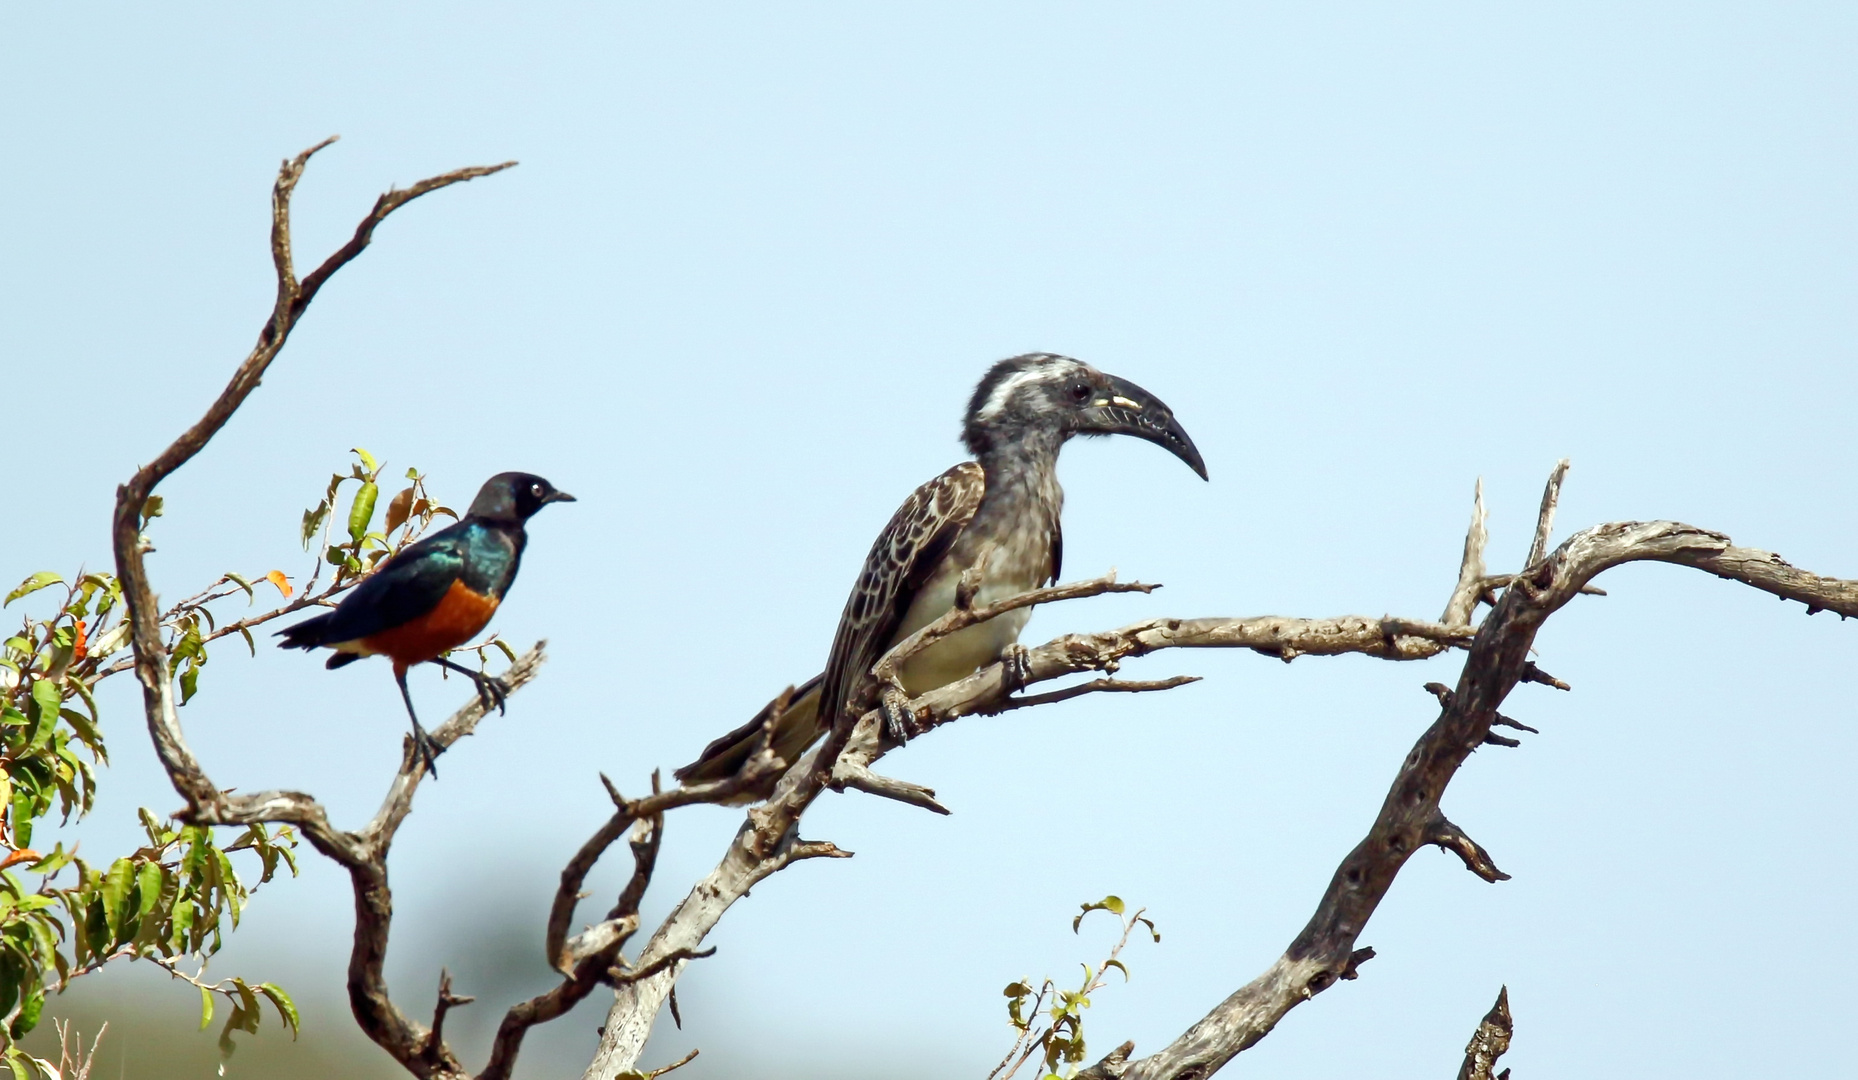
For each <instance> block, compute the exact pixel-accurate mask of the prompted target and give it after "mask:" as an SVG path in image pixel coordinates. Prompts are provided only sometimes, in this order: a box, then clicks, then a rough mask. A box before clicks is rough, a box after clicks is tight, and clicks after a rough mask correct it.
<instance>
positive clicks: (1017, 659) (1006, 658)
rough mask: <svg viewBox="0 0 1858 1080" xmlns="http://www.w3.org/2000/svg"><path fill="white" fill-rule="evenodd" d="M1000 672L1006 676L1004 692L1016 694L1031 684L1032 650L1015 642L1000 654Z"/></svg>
mask: <svg viewBox="0 0 1858 1080" xmlns="http://www.w3.org/2000/svg"><path fill="white" fill-rule="evenodd" d="M1000 666H1001V670H1002V671H1004V672H1005V675H1006V692H1007V693H1009V694H1017V693H1019V692H1020V691H1021V690H1024V689H1025V688H1026V686H1027V685H1028V684H1030V683H1031V682H1032V650H1031V649H1028V648H1026V647H1025V646H1024V645H1021V644H1020V643H1019V642H1017V641H1015V642H1013V643H1012V644H1011V645H1008V646H1007V647H1006V648H1005V649H1003V650H1001V652H1000Z"/></svg>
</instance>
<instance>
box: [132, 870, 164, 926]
mask: <svg viewBox="0 0 1858 1080" xmlns="http://www.w3.org/2000/svg"><path fill="white" fill-rule="evenodd" d="M161 878H162V875H161V864H160V863H157V862H146V863H143V864H142V869H140V870H138V871H136V875H135V887H136V917H137V918H145V917H146V916H147V915H148V913H149V912H151V911H153V910H154V909H155V905H156V903H158V902H159V901H160V900H161Z"/></svg>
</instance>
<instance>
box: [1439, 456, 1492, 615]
mask: <svg viewBox="0 0 1858 1080" xmlns="http://www.w3.org/2000/svg"><path fill="white" fill-rule="evenodd" d="M1486 516H1487V515H1486V514H1485V512H1484V478H1483V477H1481V476H1480V477H1478V478H1477V487H1476V488H1475V489H1474V490H1473V491H1472V494H1471V527H1470V528H1469V529H1466V530H1465V534H1464V559H1463V560H1462V561H1461V562H1460V563H1459V564H1458V584H1457V585H1456V586H1455V587H1454V588H1453V589H1452V595H1451V599H1449V600H1447V601H1446V602H1445V613H1444V614H1442V615H1440V616H1439V622H1441V623H1443V624H1445V625H1446V626H1467V625H1469V624H1470V622H1471V613H1472V611H1474V610H1475V609H1476V608H1477V602H1478V601H1479V600H1480V599H1482V598H1483V597H1484V595H1485V587H1484V585H1483V580H1484V548H1485V547H1486V546H1488V545H1489V543H1490V532H1489V530H1488V529H1486V528H1485V527H1484V521H1485V518H1486Z"/></svg>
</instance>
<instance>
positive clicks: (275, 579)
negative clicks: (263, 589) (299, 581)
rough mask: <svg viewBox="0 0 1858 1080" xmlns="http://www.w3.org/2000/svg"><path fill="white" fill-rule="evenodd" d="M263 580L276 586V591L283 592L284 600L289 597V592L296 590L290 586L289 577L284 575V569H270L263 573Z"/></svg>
mask: <svg viewBox="0 0 1858 1080" xmlns="http://www.w3.org/2000/svg"><path fill="white" fill-rule="evenodd" d="M265 580H266V581H268V582H270V583H271V584H273V585H275V586H277V591H278V592H280V593H283V594H284V599H286V600H288V599H290V594H291V593H293V592H296V591H297V590H295V589H293V588H291V587H290V579H289V578H287V577H285V576H284V571H282V570H273V571H271V572H270V573H268V574H266V575H265Z"/></svg>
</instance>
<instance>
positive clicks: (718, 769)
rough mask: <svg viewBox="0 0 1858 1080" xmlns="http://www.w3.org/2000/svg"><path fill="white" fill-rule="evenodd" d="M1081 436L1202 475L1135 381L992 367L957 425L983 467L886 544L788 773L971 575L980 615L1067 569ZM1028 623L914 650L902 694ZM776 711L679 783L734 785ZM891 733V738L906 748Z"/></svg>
mask: <svg viewBox="0 0 1858 1080" xmlns="http://www.w3.org/2000/svg"><path fill="white" fill-rule="evenodd" d="M1074 435H1133V436H1135V437H1136V438H1138V439H1146V440H1147V441H1149V442H1152V443H1155V444H1157V445H1159V446H1161V447H1162V448H1164V449H1166V450H1167V451H1168V452H1169V453H1171V454H1173V455H1174V456H1175V457H1178V458H1180V459H1181V461H1183V462H1185V463H1186V464H1187V466H1188V467H1189V468H1191V469H1192V470H1193V471H1194V472H1195V473H1197V474H1199V476H1200V478H1201V479H1202V480H1204V479H1206V478H1207V476H1206V463H1205V462H1204V461H1203V460H1202V459H1201V457H1200V451H1199V450H1198V449H1196V448H1195V447H1194V444H1193V440H1192V439H1190V438H1189V437H1188V436H1187V432H1186V431H1185V430H1184V429H1182V427H1181V425H1180V424H1179V422H1177V421H1176V420H1175V419H1174V413H1173V410H1171V409H1169V408H1168V406H1167V405H1166V404H1165V403H1163V402H1162V401H1161V400H1160V399H1159V398H1157V397H1155V396H1154V395H1153V394H1151V393H1149V392H1148V391H1146V390H1144V389H1142V388H1141V387H1139V386H1137V385H1135V384H1134V383H1132V382H1129V381H1127V380H1125V379H1119V378H1117V377H1116V376H1114V375H1106V374H1104V373H1103V372H1101V371H1098V370H1097V369H1096V368H1093V367H1091V366H1090V365H1089V364H1086V363H1083V362H1082V361H1079V360H1073V359H1072V358H1070V357H1068V356H1058V355H1055V354H1053V353H1028V354H1026V355H1024V356H1015V357H1012V358H1011V359H1007V360H1002V361H1000V362H999V363H997V364H995V365H994V366H993V367H992V368H991V369H989V370H988V372H987V374H986V376H984V377H983V378H982V379H981V381H980V384H979V385H978V386H976V387H975V388H974V396H973V398H971V399H970V400H969V402H968V411H967V417H966V420H965V421H964V422H963V424H962V431H961V438H962V442H963V443H965V444H966V445H967V448H968V451H969V452H970V453H972V454H973V455H974V458H975V460H973V461H965V462H962V463H961V464H959V465H957V466H955V467H954V468H952V469H950V470H948V471H947V472H945V473H943V474H942V475H941V476H938V477H936V478H935V479H934V480H931V481H929V482H928V483H926V484H924V485H923V486H921V487H919V488H917V489H916V490H915V491H914V492H913V493H911V495H910V497H909V498H908V499H906V500H905V501H904V503H903V505H902V506H901V507H899V508H898V510H897V512H896V514H895V515H893V516H892V517H891V519H890V524H888V525H886V526H885V527H884V531H883V532H882V533H880V534H879V535H878V538H877V542H876V543H875V544H873V545H872V546H871V552H870V554H869V555H867V556H865V561H864V568H863V569H862V570H860V571H859V573H858V583H857V584H856V585H855V586H854V587H853V588H852V594H851V597H850V598H849V599H848V600H847V601H846V602H845V611H844V614H842V615H841V616H840V617H839V629H838V634H837V635H836V636H835V637H834V638H833V642H832V653H831V655H830V656H829V657H828V659H827V661H826V670H825V671H824V672H823V673H822V674H820V675H817V676H815V677H814V678H812V679H810V680H808V681H807V682H806V683H804V684H802V685H801V686H800V687H798V688H797V689H796V690H795V691H794V693H793V695H792V696H791V697H790V699H789V702H790V703H789V704H788V706H787V707H786V709H785V710H784V711H783V712H782V713H781V715H780V716H779V718H778V719H776V720H775V721H774V728H773V735H772V740H771V742H770V749H771V750H772V751H773V752H774V753H775V754H776V755H778V756H779V757H780V758H781V759H782V760H784V761H786V762H787V763H788V764H789V765H791V764H793V763H794V762H796V761H798V760H799V758H800V755H801V754H803V753H805V752H806V749H807V747H809V746H811V745H812V744H813V742H814V741H815V740H816V739H818V738H819V737H820V736H821V735H823V734H824V733H825V732H826V731H827V730H829V729H830V728H831V727H832V725H833V722H834V721H835V720H836V719H839V718H840V714H841V713H842V712H843V711H844V710H845V709H846V707H847V706H848V705H853V704H856V703H858V702H859V701H860V700H861V699H862V698H863V697H865V696H866V693H867V691H868V690H869V689H871V688H870V687H869V686H868V681H869V680H870V679H871V677H872V675H871V669H872V667H873V666H874V665H875V664H876V663H877V662H878V661H879V660H881V659H882V658H883V656H884V654H885V653H887V652H888V651H890V649H891V648H892V647H894V646H895V645H896V644H897V643H898V642H900V641H902V640H903V639H904V638H906V637H908V636H910V635H911V634H913V633H915V632H916V631H917V630H920V629H922V628H923V627H924V626H927V625H928V624H929V623H931V622H934V621H935V620H936V619H937V618H940V617H941V616H942V615H944V614H946V613H947V612H948V611H950V610H951V609H952V608H953V607H954V606H955V591H956V587H957V585H959V583H960V581H961V577H962V574H963V573H965V572H966V571H967V570H968V569H969V568H971V567H974V566H977V565H979V566H980V567H981V570H980V573H979V575H978V576H979V578H980V580H979V586H978V588H977V589H976V591H975V595H974V601H975V603H976V604H988V603H992V602H995V601H998V600H1002V599H1005V598H1007V597H1010V596H1017V595H1019V594H1020V593H1023V592H1027V591H1029V590H1031V589H1036V588H1039V587H1041V586H1044V585H1046V584H1048V583H1050V582H1053V581H1056V580H1057V579H1058V574H1059V570H1060V567H1061V564H1062V562H1063V558H1064V536H1063V532H1062V531H1061V529H1060V526H1059V514H1060V511H1061V510H1062V509H1063V506H1064V491H1063V490H1062V489H1061V488H1060V487H1059V486H1058V452H1059V450H1061V449H1062V448H1063V447H1064V444H1065V443H1066V442H1067V441H1068V440H1070V439H1071V437H1072V436H1074ZM1031 617H1032V609H1031V608H1020V609H1018V610H1016V611H1010V612H1007V613H1006V614H1004V615H1001V616H999V617H998V618H995V619H993V620H990V621H988V622H985V623H981V624H980V625H977V626H971V627H968V628H967V629H965V630H961V631H959V632H957V633H955V634H951V635H950V636H948V637H946V638H944V639H942V640H940V641H938V642H936V643H935V644H933V645H931V646H930V647H928V648H927V649H924V650H923V651H922V652H919V653H917V654H916V655H915V656H913V657H911V658H910V659H909V660H908V661H907V662H906V663H905V664H904V665H903V667H902V669H901V670H900V671H899V672H898V676H899V681H900V682H902V684H903V688H904V691H905V692H906V693H908V694H909V695H910V696H911V697H915V696H917V695H919V694H925V693H928V692H929V691H931V690H934V689H937V688H938V687H942V686H947V685H948V684H949V683H952V682H955V681H957V680H960V679H963V678H966V677H967V676H969V675H971V674H973V673H974V672H975V671H977V670H979V669H980V668H982V667H985V666H987V665H989V664H993V663H995V662H997V661H999V660H1001V659H1003V658H1006V657H1008V656H1009V655H1010V654H1011V653H1012V652H1013V650H1014V648H1015V646H1016V645H1017V643H1018V640H1019V632H1020V630H1021V629H1023V628H1024V627H1025V625H1026V622H1027V620H1028V619H1030V618H1031ZM772 707H773V706H769V709H771V708H772ZM769 709H763V710H762V712H761V713H760V714H759V715H757V716H756V717H755V718H754V719H752V720H750V721H749V722H748V723H746V724H744V725H742V726H741V727H739V728H737V729H736V730H734V731H732V732H730V733H729V734H727V735H724V736H722V737H721V738H719V739H717V740H716V741H714V742H712V743H710V745H709V746H707V747H705V748H704V750H703V754H702V756H701V757H699V758H698V759H697V760H696V761H694V762H692V763H690V764H689V765H686V766H684V767H683V768H681V769H679V770H677V772H676V774H675V775H676V777H677V779H679V780H681V781H683V782H685V783H696V782H703V781H711V780H721V779H725V778H727V777H730V776H733V775H735V774H736V773H737V772H738V771H739V770H740V769H741V768H742V766H743V765H744V764H746V763H747V761H748V759H749V757H750V756H751V755H752V754H753V753H754V749H755V744H756V742H757V740H758V738H759V736H760V734H761V731H762V727H763V725H764V724H765V723H766V722H767V720H768V712H769ZM888 727H889V729H890V730H889V733H890V735H891V737H892V738H893V739H897V740H899V741H900V740H901V739H902V738H903V737H904V734H905V733H904V732H902V731H901V730H897V729H896V726H895V725H888ZM772 787H773V781H772V780H770V781H768V782H767V783H766V784H764V785H762V786H761V787H760V788H759V789H758V790H755V791H751V792H747V793H745V795H744V800H743V801H746V800H748V799H753V798H762V797H766V795H767V794H768V793H769V791H771V790H772Z"/></svg>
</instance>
